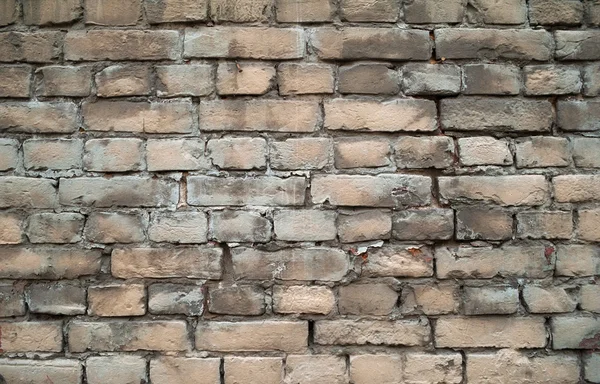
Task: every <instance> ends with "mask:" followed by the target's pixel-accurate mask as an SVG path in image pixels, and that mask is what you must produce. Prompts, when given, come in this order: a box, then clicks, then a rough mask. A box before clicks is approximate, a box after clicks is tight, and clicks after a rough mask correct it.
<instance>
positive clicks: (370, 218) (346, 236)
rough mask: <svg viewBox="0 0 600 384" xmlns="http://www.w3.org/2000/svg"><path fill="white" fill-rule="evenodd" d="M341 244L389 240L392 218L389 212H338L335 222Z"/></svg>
mask: <svg viewBox="0 0 600 384" xmlns="http://www.w3.org/2000/svg"><path fill="white" fill-rule="evenodd" d="M337 227H338V236H339V238H340V241H341V242H345V243H352V242H356V241H365V240H379V239H389V238H390V233H391V231H392V218H391V213H390V212H389V211H380V210H364V211H353V212H340V213H339V214H338V220H337Z"/></svg>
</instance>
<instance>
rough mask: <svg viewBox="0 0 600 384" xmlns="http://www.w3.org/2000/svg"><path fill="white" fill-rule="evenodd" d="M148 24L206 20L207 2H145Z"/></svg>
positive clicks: (149, 0)
mask: <svg viewBox="0 0 600 384" xmlns="http://www.w3.org/2000/svg"><path fill="white" fill-rule="evenodd" d="M145 5H146V17H147V18H148V22H149V23H150V24H160V23H172V22H178V21H181V22H186V21H202V20H206V17H207V10H208V0H200V1H198V0H146V2H145Z"/></svg>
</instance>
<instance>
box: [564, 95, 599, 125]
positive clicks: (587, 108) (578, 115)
mask: <svg viewBox="0 0 600 384" xmlns="http://www.w3.org/2000/svg"><path fill="white" fill-rule="evenodd" d="M599 106H600V102H597V101H593V100H590V101H584V100H564V101H563V100H559V101H558V104H557V111H556V114H557V118H558V126H559V127H560V128H561V129H562V130H564V131H574V132H585V131H596V130H597V129H598V128H600V123H599V122H598V121H600V120H599V118H600V108H599Z"/></svg>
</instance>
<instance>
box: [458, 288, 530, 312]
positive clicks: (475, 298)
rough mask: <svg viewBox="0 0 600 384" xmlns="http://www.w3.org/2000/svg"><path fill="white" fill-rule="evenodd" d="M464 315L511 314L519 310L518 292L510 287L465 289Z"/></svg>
mask: <svg viewBox="0 0 600 384" xmlns="http://www.w3.org/2000/svg"><path fill="white" fill-rule="evenodd" d="M463 292H464V295H463V311H464V313H465V315H493V314H507V315H508V314H511V313H515V312H517V310H518V309H519V291H518V290H517V289H516V288H511V287H493V286H488V287H465V288H464V291H463Z"/></svg>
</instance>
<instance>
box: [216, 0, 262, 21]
mask: <svg viewBox="0 0 600 384" xmlns="http://www.w3.org/2000/svg"><path fill="white" fill-rule="evenodd" d="M209 1H210V18H211V20H214V21H216V22H223V21H232V22H235V23H249V22H265V21H267V20H268V19H269V18H270V16H271V7H272V5H271V3H272V2H271V0H209Z"/></svg>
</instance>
